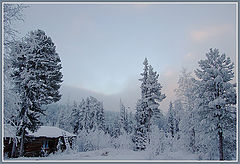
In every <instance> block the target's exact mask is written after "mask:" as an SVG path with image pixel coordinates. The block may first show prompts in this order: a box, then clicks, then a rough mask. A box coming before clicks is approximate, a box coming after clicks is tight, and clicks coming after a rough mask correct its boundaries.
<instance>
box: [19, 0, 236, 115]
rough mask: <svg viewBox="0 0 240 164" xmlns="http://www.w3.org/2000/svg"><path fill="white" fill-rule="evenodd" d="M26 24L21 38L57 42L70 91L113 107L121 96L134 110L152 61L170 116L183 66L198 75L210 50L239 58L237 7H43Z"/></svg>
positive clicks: (29, 13)
mask: <svg viewBox="0 0 240 164" xmlns="http://www.w3.org/2000/svg"><path fill="white" fill-rule="evenodd" d="M24 20H25V21H24V22H18V23H16V24H15V27H16V28H17V29H18V31H19V32H20V33H21V35H25V34H26V33H28V32H29V31H31V30H35V29H42V30H44V31H45V32H46V34H47V35H48V36H50V37H51V38H52V40H53V41H54V43H55V44H56V46H57V52H58V53H59V55H60V58H61V60H62V66H63V69H62V73H63V75H64V78H63V80H64V82H63V86H65V87H71V88H78V89H79V92H81V91H82V90H84V91H89V93H96V94H99V95H102V96H103V97H105V98H102V100H103V101H104V105H105V106H106V108H107V109H109V110H118V108H119V99H120V97H121V98H122V99H123V102H125V104H126V105H127V106H130V107H131V108H134V106H135V103H136V101H137V99H138V98H139V97H140V94H139V93H140V82H139V81H138V79H139V78H140V73H141V72H142V71H143V65H142V63H143V60H144V58H145V57H147V58H148V60H149V63H150V64H151V65H152V66H153V68H154V70H155V71H157V72H158V73H159V75H160V77H159V82H160V83H161V84H162V86H163V89H162V91H163V92H164V93H165V94H166V96H167V99H166V100H164V101H163V103H162V108H163V110H164V111H166V110H167V108H168V103H169V101H170V100H172V99H173V95H174V92H173V90H174V89H175V88H176V87H177V79H178V75H179V72H180V70H181V69H182V67H186V68H187V69H188V70H189V71H193V70H194V69H195V68H197V66H198V65H197V62H198V60H200V59H204V58H205V53H206V52H208V50H209V48H211V47H212V48H219V49H220V52H221V53H226V55H227V56H230V57H231V59H232V60H233V61H234V63H235V61H236V59H235V58H236V39H235V37H236V7H235V5H233V4H154V5H150V4H148V5H140V4H121V5H114V4H78V5H77V4H74V5H66V4H65V5H63V4H58V5H57V4H35V5H30V6H29V7H28V8H26V9H25V10H24ZM74 91H75V92H76V91H77V89H75V90H72V91H71V92H70V91H69V93H67V94H66V92H64V94H65V95H64V96H65V97H66V95H68V96H70V97H71V93H72V94H73V92H74ZM79 97H81V93H79ZM99 97H101V96H99ZM106 97H107V98H106ZM79 99H80V98H79ZM100 99H101V98H100Z"/></svg>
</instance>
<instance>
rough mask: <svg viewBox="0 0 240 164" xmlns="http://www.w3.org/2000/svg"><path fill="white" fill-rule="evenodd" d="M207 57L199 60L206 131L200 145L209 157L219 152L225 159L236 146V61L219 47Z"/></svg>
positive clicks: (201, 111)
mask: <svg viewBox="0 0 240 164" xmlns="http://www.w3.org/2000/svg"><path fill="white" fill-rule="evenodd" d="M206 57H207V59H205V60H200V61H199V67H200V68H199V69H197V70H196V71H195V74H196V76H197V77H198V80H197V81H196V83H197V87H196V94H197V99H196V101H197V109H198V113H199V119H200V120H199V121H200V122H199V123H200V125H199V127H200V129H198V130H199V131H201V134H202V135H201V136H200V139H201V140H200V145H199V149H200V150H201V151H202V152H203V154H205V155H206V154H207V155H208V157H205V158H209V159H215V158H216V156H219V157H218V159H220V160H224V159H227V158H231V157H230V156H231V155H232V154H231V153H230V152H231V149H232V150H233V151H234V150H236V145H235V144H234V143H236V142H235V141H236V136H235V134H236V106H235V105H236V89H235V86H236V85H235V84H232V83H231V80H232V79H233V77H234V72H233V69H234V64H233V63H232V62H231V60H230V58H229V57H228V58H226V55H225V54H221V55H220V54H219V51H218V50H217V49H214V50H213V49H210V51H209V52H208V53H207V54H206ZM229 134H234V135H232V136H231V135H229ZM226 143H228V144H226ZM229 149H230V150H229ZM217 150H218V151H217ZM206 152H208V153H206ZM214 153H215V154H214ZM216 153H217V154H216Z"/></svg>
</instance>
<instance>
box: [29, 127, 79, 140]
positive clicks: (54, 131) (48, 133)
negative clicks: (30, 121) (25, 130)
mask: <svg viewBox="0 0 240 164" xmlns="http://www.w3.org/2000/svg"><path fill="white" fill-rule="evenodd" d="M63 133H66V136H68V137H72V136H76V135H75V134H72V133H69V132H68V131H66V130H63V129H60V128H59V127H56V126H40V127H39V129H38V130H37V131H36V132H34V133H32V132H29V135H31V136H34V137H50V138H57V137H60V136H63Z"/></svg>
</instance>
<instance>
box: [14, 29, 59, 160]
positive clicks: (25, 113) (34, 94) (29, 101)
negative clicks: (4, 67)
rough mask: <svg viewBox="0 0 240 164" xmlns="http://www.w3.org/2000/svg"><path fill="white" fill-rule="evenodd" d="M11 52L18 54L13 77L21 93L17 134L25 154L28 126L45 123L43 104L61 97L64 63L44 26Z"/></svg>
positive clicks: (32, 128) (31, 128) (17, 89)
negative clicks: (42, 117) (41, 118)
mask: <svg viewBox="0 0 240 164" xmlns="http://www.w3.org/2000/svg"><path fill="white" fill-rule="evenodd" d="M11 55H12V56H14V60H13V63H12V68H13V74H12V78H13V81H14V83H15V85H16V92H17V93H18V94H19V97H20V104H19V105H20V111H19V114H18V117H17V119H18V120H17V121H18V126H19V128H18V134H17V135H20V136H21V150H20V156H22V155H23V144H24V138H25V133H26V129H29V130H30V131H32V132H34V131H35V130H36V129H37V128H38V127H39V125H40V124H41V122H40V121H39V119H38V118H39V116H40V114H44V113H43V112H44V111H43V109H42V108H41V106H42V105H47V104H50V103H52V102H57V101H59V100H60V98H61V95H60V93H59V88H60V83H61V82H62V73H61V72H60V69H61V68H62V67H61V64H60V62H61V60H60V58H59V55H58V54H57V53H56V47H55V45H54V43H53V42H52V40H51V38H50V37H48V36H47V35H46V34H45V32H44V31H42V30H36V31H32V32H30V33H29V35H28V36H26V37H25V38H24V39H23V41H16V42H15V43H14V45H13V48H12V51H11Z"/></svg>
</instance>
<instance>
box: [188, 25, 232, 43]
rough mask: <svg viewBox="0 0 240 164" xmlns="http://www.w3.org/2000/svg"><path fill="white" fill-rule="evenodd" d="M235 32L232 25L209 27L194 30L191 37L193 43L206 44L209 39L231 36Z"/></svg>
mask: <svg viewBox="0 0 240 164" xmlns="http://www.w3.org/2000/svg"><path fill="white" fill-rule="evenodd" d="M233 31H234V29H233V27H232V26H231V25H228V24H225V25H221V26H209V27H204V28H201V29H196V30H192V31H191V32H190V36H191V38H192V40H193V41H196V42H204V41H206V40H208V39H212V38H216V37H221V36H223V35H229V33H232V32H233Z"/></svg>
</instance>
